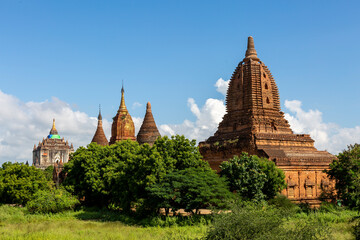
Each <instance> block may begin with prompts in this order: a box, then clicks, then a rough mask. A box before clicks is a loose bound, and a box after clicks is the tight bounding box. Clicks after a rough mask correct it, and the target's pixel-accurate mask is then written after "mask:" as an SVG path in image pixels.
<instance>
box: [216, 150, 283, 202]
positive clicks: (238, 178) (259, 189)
mask: <svg viewBox="0 0 360 240" xmlns="http://www.w3.org/2000/svg"><path fill="white" fill-rule="evenodd" d="M220 169H221V172H220V174H221V176H225V177H226V178H227V179H228V181H229V183H230V190H231V191H236V192H237V193H238V194H239V195H240V197H242V198H243V199H247V200H256V201H261V200H264V199H271V198H274V197H275V196H276V194H277V193H279V192H280V191H281V190H282V189H283V188H285V187H286V183H285V175H284V173H283V171H282V170H280V169H278V168H277V167H276V166H275V164H274V163H273V162H271V161H269V160H267V159H261V158H259V157H257V156H255V155H251V156H249V155H248V154H247V153H245V152H243V153H242V155H241V156H240V157H238V156H234V157H233V158H232V159H230V160H229V161H225V162H223V163H222V164H221V165H220Z"/></svg>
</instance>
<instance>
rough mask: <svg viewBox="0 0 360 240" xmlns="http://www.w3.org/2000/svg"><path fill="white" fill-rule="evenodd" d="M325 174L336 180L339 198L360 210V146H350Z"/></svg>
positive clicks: (340, 154)
mask: <svg viewBox="0 0 360 240" xmlns="http://www.w3.org/2000/svg"><path fill="white" fill-rule="evenodd" d="M325 172H326V173H327V174H328V176H329V177H330V178H331V179H333V180H335V189H336V194H337V197H338V198H339V199H341V200H342V201H343V203H344V204H345V205H347V206H349V207H358V208H359V209H360V144H354V145H349V146H348V148H347V149H346V150H344V151H343V152H342V153H339V155H338V156H337V159H335V160H334V161H333V162H332V163H331V164H330V169H329V170H327V171H325Z"/></svg>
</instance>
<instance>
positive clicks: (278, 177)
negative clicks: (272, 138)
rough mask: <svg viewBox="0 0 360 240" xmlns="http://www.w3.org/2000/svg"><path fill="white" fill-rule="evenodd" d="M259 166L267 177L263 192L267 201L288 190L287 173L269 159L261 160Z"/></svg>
mask: <svg viewBox="0 0 360 240" xmlns="http://www.w3.org/2000/svg"><path fill="white" fill-rule="evenodd" d="M259 164H260V169H261V171H262V172H263V173H265V175H266V177H265V183H264V187H263V188H262V192H263V194H264V195H265V199H266V200H269V199H272V198H274V197H275V196H276V194H278V193H280V192H281V190H283V189H284V188H286V182H285V173H284V172H283V171H282V170H281V169H280V168H278V167H276V165H275V163H274V162H273V161H269V159H266V158H259Z"/></svg>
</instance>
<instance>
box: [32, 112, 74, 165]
mask: <svg viewBox="0 0 360 240" xmlns="http://www.w3.org/2000/svg"><path fill="white" fill-rule="evenodd" d="M72 152H74V147H73V145H72V144H71V146H69V143H68V141H66V142H65V141H64V139H61V138H60V136H59V134H58V131H57V130H56V127H55V119H54V120H53V125H52V128H51V130H50V133H49V135H48V136H47V138H46V139H44V138H43V140H42V142H39V144H38V146H36V145H34V149H33V165H34V166H35V167H37V168H41V169H45V168H47V167H49V166H53V165H54V164H55V163H56V161H61V162H62V163H67V162H68V161H69V154H70V153H72Z"/></svg>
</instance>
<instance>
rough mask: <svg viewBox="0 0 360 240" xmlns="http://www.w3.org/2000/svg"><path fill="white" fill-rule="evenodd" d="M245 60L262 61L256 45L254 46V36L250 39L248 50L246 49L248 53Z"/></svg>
mask: <svg viewBox="0 0 360 240" xmlns="http://www.w3.org/2000/svg"><path fill="white" fill-rule="evenodd" d="M245 59H252V60H255V61H259V60H260V59H259V58H258V57H257V52H256V50H255V44H254V39H253V37H252V36H249V37H248V43H247V49H246V53H245V58H244V60H245Z"/></svg>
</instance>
